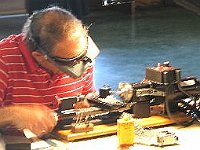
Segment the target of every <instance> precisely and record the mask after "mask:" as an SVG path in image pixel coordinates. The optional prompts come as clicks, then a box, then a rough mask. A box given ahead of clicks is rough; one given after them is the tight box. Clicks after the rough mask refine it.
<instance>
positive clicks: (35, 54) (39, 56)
mask: <svg viewBox="0 0 200 150" xmlns="http://www.w3.org/2000/svg"><path fill="white" fill-rule="evenodd" d="M31 54H32V56H33V58H34V59H36V61H37V62H39V63H40V62H42V61H44V59H45V57H44V54H42V53H41V52H38V51H33V52H32V53H31Z"/></svg>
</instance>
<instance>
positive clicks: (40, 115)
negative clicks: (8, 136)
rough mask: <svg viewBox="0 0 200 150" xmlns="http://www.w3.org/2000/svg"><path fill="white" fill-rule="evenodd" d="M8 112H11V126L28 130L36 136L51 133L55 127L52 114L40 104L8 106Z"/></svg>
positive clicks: (54, 119)
mask: <svg viewBox="0 0 200 150" xmlns="http://www.w3.org/2000/svg"><path fill="white" fill-rule="evenodd" d="M9 111H12V112H13V113H12V114H13V115H12V116H10V118H11V120H10V121H11V124H12V125H14V126H15V127H16V128H18V129H21V130H23V129H29V130H30V131H31V132H33V133H34V134H35V135H37V136H42V135H44V134H47V133H48V132H51V131H52V130H53V128H54V127H55V125H56V117H55V115H54V112H53V111H52V110H51V109H49V108H48V107H47V106H44V105H41V104H28V105H27V104H17V105H13V106H9ZM9 114H11V113H9ZM10 121H9V122H10Z"/></svg>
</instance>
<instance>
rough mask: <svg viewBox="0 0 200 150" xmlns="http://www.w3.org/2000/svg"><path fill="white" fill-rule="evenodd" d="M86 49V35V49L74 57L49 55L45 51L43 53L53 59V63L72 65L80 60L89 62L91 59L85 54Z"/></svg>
mask: <svg viewBox="0 0 200 150" xmlns="http://www.w3.org/2000/svg"><path fill="white" fill-rule="evenodd" d="M87 51H88V36H87V46H86V49H85V50H84V51H83V52H82V53H81V54H80V55H78V56H76V57H74V58H61V57H58V56H52V55H49V54H47V53H45V55H46V56H48V58H49V59H51V60H53V61H54V62H55V63H57V64H59V65H67V66H74V65H76V64H77V63H79V62H80V61H82V62H84V63H87V62H89V63H91V62H92V60H91V59H90V58H89V57H87V56H86V53H87Z"/></svg>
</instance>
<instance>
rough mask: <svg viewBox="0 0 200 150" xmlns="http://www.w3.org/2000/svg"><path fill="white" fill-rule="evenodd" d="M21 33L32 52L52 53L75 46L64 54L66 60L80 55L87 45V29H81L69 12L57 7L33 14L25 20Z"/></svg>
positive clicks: (81, 26)
mask: <svg viewBox="0 0 200 150" xmlns="http://www.w3.org/2000/svg"><path fill="white" fill-rule="evenodd" d="M23 33H24V34H25V37H26V41H27V42H28V45H29V46H30V48H31V50H33V51H34V50H41V51H42V52H45V53H54V51H56V50H59V49H63V48H65V47H67V46H74V44H76V45H77V46H75V49H73V50H71V51H70V50H69V51H66V52H65V53H67V57H68V58H72V57H75V56H76V55H79V54H80V53H82V51H83V49H84V48H85V47H86V45H87V29H86V28H84V27H83V25H82V22H81V21H80V20H78V19H77V18H76V17H75V16H73V15H72V14H71V13H70V12H68V11H66V10H64V9H61V8H58V7H51V8H48V9H44V10H41V11H38V12H36V13H34V14H33V15H32V16H30V17H29V18H28V19H27V22H26V23H25V25H24V28H23ZM68 43H69V44H68ZM78 47H79V48H78Z"/></svg>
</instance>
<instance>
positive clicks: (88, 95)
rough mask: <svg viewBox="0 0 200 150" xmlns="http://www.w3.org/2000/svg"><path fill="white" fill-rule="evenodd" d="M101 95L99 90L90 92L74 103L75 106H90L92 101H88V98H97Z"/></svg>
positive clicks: (76, 107)
mask: <svg viewBox="0 0 200 150" xmlns="http://www.w3.org/2000/svg"><path fill="white" fill-rule="evenodd" d="M98 96H99V93H97V92H93V93H88V94H87V95H86V96H85V97H84V100H83V101H80V102H77V103H76V104H74V106H73V107H74V108H75V109H78V108H88V107H90V103H89V102H88V101H87V99H95V98H97V97H98Z"/></svg>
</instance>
